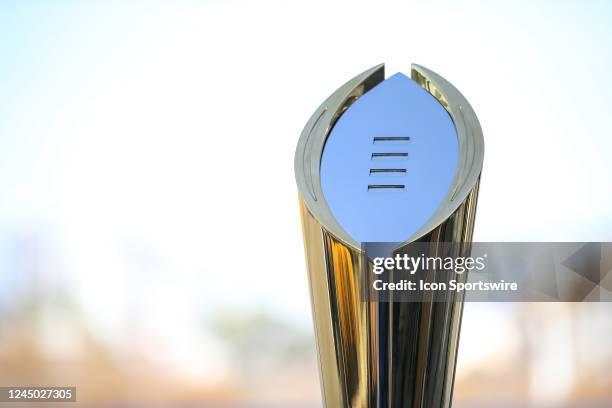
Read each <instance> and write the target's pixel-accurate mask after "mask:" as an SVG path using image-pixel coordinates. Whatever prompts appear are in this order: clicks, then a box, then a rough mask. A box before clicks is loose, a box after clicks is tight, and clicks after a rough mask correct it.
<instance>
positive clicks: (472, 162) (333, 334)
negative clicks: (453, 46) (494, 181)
mask: <svg viewBox="0 0 612 408" xmlns="http://www.w3.org/2000/svg"><path fill="white" fill-rule="evenodd" d="M410 76H411V78H412V80H414V81H416V82H417V83H418V84H419V85H420V86H421V87H422V88H423V89H425V90H426V91H427V92H428V93H429V94H431V95H432V96H433V97H435V99H436V100H437V101H438V102H439V103H440V104H441V105H442V106H443V107H444V108H445V109H446V111H447V112H448V114H449V115H450V117H451V119H452V121H453V124H454V126H455V130H456V135H457V138H458V148H459V152H458V165H457V167H456V172H455V174H454V178H453V182H452V186H451V188H450V189H449V191H448V193H447V195H446V197H445V198H444V201H443V202H442V204H441V205H440V206H439V207H438V208H437V209H436V210H435V213H434V214H433V216H432V217H430V218H429V220H428V221H427V222H426V223H425V224H424V225H423V226H422V227H421V228H420V229H419V230H418V231H417V232H416V233H414V234H413V236H412V237H411V238H410V239H409V240H407V241H406V244H409V243H411V242H423V243H427V247H428V248H429V249H428V254H427V255H439V254H440V251H441V250H442V249H441V247H440V246H439V245H438V243H442V242H451V243H457V244H459V246H458V248H459V250H458V252H456V251H455V253H453V255H454V256H462V255H463V256H465V255H467V254H469V250H470V243H471V240H472V232H473V229H474V216H475V211H476V200H477V195H478V185H479V178H480V173H481V169H482V163H483V153H484V143H483V138H482V131H481V128H480V125H479V123H478V119H477V118H476V115H475V113H474V111H473V110H472V108H471V106H470V105H469V103H468V102H467V100H466V99H465V98H464V97H463V96H462V95H461V93H459V91H458V90H457V89H455V87H453V85H451V84H450V83H449V82H448V81H446V80H445V79H444V78H442V77H440V76H439V75H437V74H436V73H434V72H432V71H430V70H428V69H426V68H423V67H421V66H418V65H413V66H412V69H411V74H410ZM383 80H384V66H383V65H378V66H375V67H373V68H371V69H369V70H367V71H365V72H364V73H362V74H360V75H358V76H356V77H355V78H353V79H351V80H350V81H348V82H347V83H346V84H344V85H343V86H342V87H340V88H339V89H338V90H337V91H336V92H334V93H333V94H332V95H331V96H329V97H328V98H327V99H326V100H325V101H324V102H323V103H322V104H321V106H320V107H319V108H318V109H317V110H316V111H315V112H314V114H313V115H312V117H311V118H310V120H309V121H308V123H307V124H306V126H305V128H304V130H303V132H302V134H301V136H300V139H299V143H298V147H297V151H296V157H295V174H296V179H297V184H298V190H299V195H300V200H299V201H300V210H301V218H302V226H303V234H304V244H305V250H306V260H307V269H308V276H309V283H310V294H311V301H312V313H313V320H314V326H315V333H316V343H317V350H318V357H319V370H320V380H321V387H322V395H323V403H324V406H325V407H328V408H336V407H378V408H384V407H392V408H396V407H427V408H436V407H449V406H450V405H451V400H452V391H453V382H454V374H455V363H456V357H457V347H458V342H459V331H460V325H461V316H462V307H463V299H462V298H460V297H459V296H457V295H453V294H449V296H450V297H451V298H449V299H448V301H446V302H433V301H428V300H427V299H423V301H422V302H417V303H414V302H393V301H391V302H377V301H374V300H364V299H363V297H362V296H361V293H363V292H362V291H363V290H364V287H363V285H365V284H364V282H365V281H367V280H364V279H362V274H363V273H367V271H368V265H363V263H364V261H363V258H362V256H361V255H362V253H361V251H362V250H361V247H360V244H359V243H358V242H356V241H355V240H354V239H353V238H352V237H351V236H350V235H349V234H347V232H346V231H345V230H344V229H343V228H342V227H341V225H340V224H339V223H338V221H337V220H336V218H335V217H334V215H333V214H332V212H331V211H330V208H329V206H328V204H327V202H326V200H325V197H324V195H323V190H322V187H321V180H320V177H319V176H320V174H319V172H320V167H321V156H322V151H323V148H324V146H325V143H326V139H327V137H328V136H329V133H330V131H331V130H332V128H333V126H334V124H335V123H336V121H337V120H338V118H339V117H340V116H341V115H342V114H343V113H344V112H345V111H346V110H347V109H348V108H349V107H350V106H351V104H352V103H353V102H355V101H356V100H357V99H359V98H360V97H362V96H363V95H364V94H366V93H367V92H368V91H369V90H371V89H372V88H373V87H375V86H376V85H377V84H379V83H381V82H382V81H383ZM455 248H457V246H455Z"/></svg>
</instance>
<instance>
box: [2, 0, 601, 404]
mask: <svg viewBox="0 0 612 408" xmlns="http://www.w3.org/2000/svg"><path fill="white" fill-rule="evenodd" d="M611 42H612V4H610V3H609V2H606V1H601V2H596V1H586V2H579V1H574V2H568V1H548V2H547V1H539V2H531V1H524V2H522V1H513V2H508V1H497V2H485V1H463V2H461V3H460V4H459V3H457V2H450V1H449V2H444V1H437V2H415V1H403V2H393V1H378V2H369V3H365V2H360V1H355V0H353V1H350V2H348V1H347V2H344V1H333V2H330V1H315V0H311V1H308V2H306V1H303V2H298V1H269V0H260V1H246V0H223V1H222V0H208V1H206V0H201V1H186V0H178V1H144V0H143V1H134V0H128V1H76V0H75V1H54V2H42V1H25V0H24V1H3V2H2V3H0V386H13V385H32V386H34V385H44V386H49V385H58V386H61V385H75V386H77V396H78V400H79V403H77V404H76V405H74V404H73V405H72V406H78V405H80V406H135V405H137V406H147V405H151V406H153V405H156V406H182V405H195V406H202V407H208V406H218V405H223V406H226V405H237V406H260V407H263V406H283V407H289V406H300V407H317V406H320V391H319V382H318V376H317V363H316V355H315V349H314V339H313V333H312V322H311V317H310V305H309V295H308V287H307V281H306V271H305V261H304V255H303V247H302V240H301V228H300V223H299V212H298V206H297V190H296V187H295V182H294V179H293V152H294V148H295V145H296V143H297V139H298V136H299V133H300V131H301V128H302V126H303V125H304V124H305V123H306V120H307V119H308V117H309V116H310V114H311V113H312V112H313V111H314V109H315V108H316V107H317V106H318V105H319V103H320V102H321V101H322V100H323V99H324V98H325V97H327V96H328V95H329V94H330V93H331V92H333V91H334V90H336V89H337V88H338V87H339V86H340V85H341V84H343V83H344V82H345V81H346V80H348V79H349V78H351V77H352V76H354V75H356V74H358V73H359V72H361V71H363V70H365V69H367V68H369V67H370V66H372V65H374V64H377V63H380V62H386V63H387V74H388V75H389V74H392V73H394V72H397V71H403V72H405V73H408V72H409V69H410V63H412V62H416V63H419V64H421V65H424V66H426V67H428V68H430V69H433V70H434V71H436V72H438V73H440V74H441V75H443V76H444V77H446V78H447V79H448V80H450V81H451V82H452V83H453V84H454V85H456V86H457V87H458V88H459V89H460V90H461V91H462V92H463V93H464V95H465V96H466V97H467V98H468V100H469V101H470V102H471V104H472V105H473V107H474V109H475V110H476V112H477V114H478V116H479V118H480V121H481V124H482V127H483V130H484V134H485V141H486V154H485V166H484V172H483V178H482V184H481V194H480V201H479V208H478V218H477V223H476V232H475V239H476V240H480V241H530V240H531V241H610V240H612V211H610V210H611V206H612V205H611V202H612V183H611V181H610V180H611V178H610V177H611V175H612V161H611V160H610V157H611V153H612V122H611V121H610V108H609V100H610V98H611V97H612V80H611V79H610V76H609V73H610V72H611V71H612V46H611V45H612V44H611ZM463 322H464V323H463V331H462V335H461V344H460V356H459V362H458V371H457V377H456V387H455V406H458V407H476V406H479V407H485V406H486V407H523V406H542V407H611V406H612V370H611V369H610V368H611V367H612V340H611V339H612V304H607V303H599V304H595V303H591V304H589V303H582V304H578V303H564V304H552V303H547V304H543V303H542V304H501V303H498V304H482V303H471V304H468V305H467V306H466V308H465V314H464V320H463ZM0 405H2V404H0Z"/></svg>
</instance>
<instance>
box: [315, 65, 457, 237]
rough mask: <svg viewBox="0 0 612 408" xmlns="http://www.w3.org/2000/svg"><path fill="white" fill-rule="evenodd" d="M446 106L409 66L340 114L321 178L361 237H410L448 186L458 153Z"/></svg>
mask: <svg viewBox="0 0 612 408" xmlns="http://www.w3.org/2000/svg"><path fill="white" fill-rule="evenodd" d="M458 152H459V147H458V140H457V133H456V131H455V126H454V124H453V121H452V120H451V118H450V116H449V114H448V112H446V110H445V109H444V107H443V106H442V105H441V104H440V103H439V102H438V101H437V100H436V99H435V98H434V97H433V96H431V95H430V94H429V93H428V92H427V91H425V90H424V89H423V88H421V87H420V86H419V85H418V84H417V83H416V82H414V81H412V80H411V79H410V78H408V77H407V76H405V75H404V74H401V73H398V74H395V75H393V76H392V77H390V78H388V79H386V80H385V81H383V82H381V83H380V84H378V85H377V86H376V87H374V88H373V89H371V90H370V91H369V92H367V93H366V94H365V95H363V96H362V97H361V98H359V99H358V100H357V101H356V102H355V103H353V104H352V105H351V106H350V107H349V109H348V110H347V111H346V112H344V114H343V115H342V116H341V117H340V119H339V120H338V121H337V122H336V124H335V126H334V128H333V129H332V131H331V133H330V135H329V136H328V138H327V141H326V142H325V146H324V149H323V156H322V159H321V171H320V174H321V186H322V189H323V194H324V196H325V200H326V201H327V203H328V205H329V207H330V210H331V212H332V214H333V215H334V217H335V218H336V220H337V221H338V223H339V224H340V225H341V226H342V227H343V228H344V230H345V231H346V232H347V233H348V234H349V235H350V236H351V237H353V239H355V241H357V242H403V241H405V240H407V239H409V238H410V237H411V236H412V235H413V234H414V233H415V232H416V231H417V230H418V229H419V228H420V227H421V226H423V225H424V224H425V222H427V220H428V219H429V218H431V216H432V215H433V213H434V212H435V210H436V209H437V208H438V207H439V206H440V204H441V203H442V201H443V199H444V197H445V196H446V194H447V193H448V191H449V189H450V187H451V184H452V181H453V178H454V175H455V172H456V169H457V161H458Z"/></svg>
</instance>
